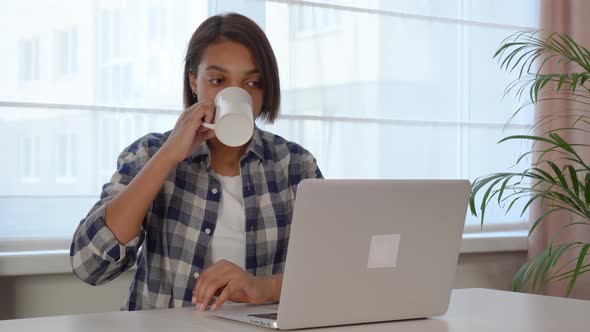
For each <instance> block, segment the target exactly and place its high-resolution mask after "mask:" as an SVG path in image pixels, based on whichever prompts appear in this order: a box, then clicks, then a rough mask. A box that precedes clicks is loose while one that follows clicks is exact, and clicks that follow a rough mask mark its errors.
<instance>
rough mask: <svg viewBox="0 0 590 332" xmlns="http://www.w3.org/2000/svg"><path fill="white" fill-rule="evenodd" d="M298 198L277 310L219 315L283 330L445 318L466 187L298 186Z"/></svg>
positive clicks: (433, 183)
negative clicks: (435, 317)
mask: <svg viewBox="0 0 590 332" xmlns="http://www.w3.org/2000/svg"><path fill="white" fill-rule="evenodd" d="M297 192H298V193H297V199H296V201H295V208H294V211H293V220H292V224H291V234H290V240H289V247H288V248H289V249H288V252H287V260H286V265H285V271H284V276H283V287H282V290H281V301H280V304H278V305H263V306H238V307H237V308H236V307H234V308H227V309H223V308H222V309H220V311H218V312H217V315H218V316H220V317H224V318H229V319H233V320H238V321H242V322H247V323H252V324H257V325H261V326H266V327H271V328H276V329H285V330H287V329H299V328H309V327H320V326H331V325H347V324H359V323H369V322H380V321H392V320H402V319H414V318H426V317H433V316H440V315H443V314H444V313H445V312H446V311H447V308H448V305H449V300H450V295H451V289H452V285H453V280H454V277H455V269H456V267H457V260H458V256H459V247H460V245H461V237H462V234H463V227H464V224H465V217H466V213H467V202H468V198H469V193H470V184H469V181H467V180H304V181H302V182H301V183H300V184H299V189H298V191H297ZM230 307H231V306H230Z"/></svg>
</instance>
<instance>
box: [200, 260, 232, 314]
mask: <svg viewBox="0 0 590 332" xmlns="http://www.w3.org/2000/svg"><path fill="white" fill-rule="evenodd" d="M227 263H228V262H227V261H226V260H223V259H222V260H220V261H219V262H217V263H215V264H213V265H211V266H210V267H208V268H207V269H206V270H205V271H203V272H202V273H201V275H200V276H199V278H198V279H197V283H196V285H195V288H194V289H193V295H195V296H196V297H197V303H201V302H200V301H199V300H201V296H200V295H201V294H202V293H203V290H204V287H205V286H206V285H207V284H208V283H210V281H211V279H212V278H216V277H217V276H226V277H227V276H229V275H230V273H228V271H227V270H228V269H229V268H231V265H229V264H227Z"/></svg>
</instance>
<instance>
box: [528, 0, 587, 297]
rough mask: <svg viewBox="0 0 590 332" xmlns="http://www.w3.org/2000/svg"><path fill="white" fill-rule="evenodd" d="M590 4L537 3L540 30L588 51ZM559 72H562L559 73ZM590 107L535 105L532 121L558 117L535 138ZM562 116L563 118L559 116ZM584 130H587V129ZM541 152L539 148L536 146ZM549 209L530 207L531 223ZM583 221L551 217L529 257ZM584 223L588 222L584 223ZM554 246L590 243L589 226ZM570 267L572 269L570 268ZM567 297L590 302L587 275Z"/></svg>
mask: <svg viewBox="0 0 590 332" xmlns="http://www.w3.org/2000/svg"><path fill="white" fill-rule="evenodd" d="M589 18H590V1H588V0H540V27H541V29H542V30H543V31H545V32H546V33H551V32H559V33H565V34H567V35H569V36H571V37H572V38H573V39H575V40H576V41H577V42H578V43H580V44H581V45H583V46H584V47H586V48H590V20H589ZM562 70H563V69H562ZM589 111H590V107H588V106H583V105H580V104H579V103H575V104H574V103H571V102H567V101H558V102H553V101H552V102H543V103H541V104H539V105H538V106H537V108H536V111H535V120H537V121H538V120H542V119H545V118H544V117H545V116H556V115H557V116H560V117H559V118H557V120H555V121H552V122H550V123H548V124H547V125H545V126H543V127H539V128H537V129H536V130H535V134H537V135H540V134H542V133H544V132H546V131H547V130H550V129H557V128H563V127H566V126H571V124H572V122H573V121H574V120H573V117H572V115H575V114H581V112H585V115H586V116H590V112H589ZM562 115H567V117H566V116H562ZM584 129H587V130H590V128H588V126H586V127H585V128H584ZM560 135H562V136H563V137H564V139H565V140H566V141H568V142H570V143H572V142H573V143H581V142H584V143H585V144H590V135H587V134H585V135H581V134H580V132H560ZM539 147H540V148H542V146H541V145H539ZM578 153H580V154H581V155H582V158H583V159H584V160H585V161H586V162H587V163H590V151H589V149H580V150H578ZM548 158H550V159H553V160H554V161H555V162H556V163H557V164H558V165H560V166H561V165H563V162H561V161H559V160H558V159H559V158H558V156H557V155H555V154H554V155H550V156H548ZM549 209H550V207H549V206H548V204H545V206H541V205H540V204H536V205H533V206H532V207H531V213H530V215H531V222H532V221H533V220H535V219H536V217H538V216H540V215H542V214H543V213H544V212H546V211H548V210H549ZM582 220H583V219H581V218H579V217H576V216H572V215H570V214H569V213H561V212H560V213H555V214H553V215H550V216H549V217H548V218H547V219H546V220H545V221H544V222H543V223H542V224H541V227H539V228H538V229H536V230H535V231H534V232H533V234H532V235H531V237H530V238H529V257H532V256H533V255H536V254H538V253H539V252H541V251H543V250H544V249H546V248H547V247H548V244H549V242H550V241H551V238H552V236H553V235H554V234H555V233H556V232H558V231H559V230H560V229H561V228H562V227H563V226H564V225H567V224H569V223H570V222H572V221H573V222H576V221H582ZM586 222H588V220H586ZM555 239H556V240H555V243H563V242H572V241H581V242H584V243H588V242H590V225H576V226H571V227H567V228H565V229H563V230H561V231H560V232H559V235H558V236H557V237H556V238H555ZM578 253H579V251H578V252H576V251H571V253H570V254H568V255H566V256H565V257H564V258H563V259H562V260H561V261H560V262H559V263H558V266H559V265H561V264H563V263H565V262H567V261H570V260H572V259H574V258H576V257H577V256H578ZM586 257H588V258H587V259H586V262H590V255H589V256H586ZM570 266H572V267H573V266H575V264H574V265H570ZM566 286H567V282H564V281H561V282H559V281H556V282H551V283H550V284H549V285H547V287H546V289H545V294H547V295H554V296H564V295H565V289H566ZM571 297H574V298H579V299H590V272H588V273H586V274H584V275H582V277H581V278H579V279H578V281H577V282H576V286H575V287H574V289H573V293H572V294H571Z"/></svg>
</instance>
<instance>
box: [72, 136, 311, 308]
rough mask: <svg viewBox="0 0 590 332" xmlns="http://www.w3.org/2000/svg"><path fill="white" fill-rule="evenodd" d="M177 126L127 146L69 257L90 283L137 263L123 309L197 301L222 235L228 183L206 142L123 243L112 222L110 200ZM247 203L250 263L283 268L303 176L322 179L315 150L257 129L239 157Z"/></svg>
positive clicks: (266, 269)
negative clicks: (217, 173) (223, 186)
mask: <svg viewBox="0 0 590 332" xmlns="http://www.w3.org/2000/svg"><path fill="white" fill-rule="evenodd" d="M169 135H170V132H167V133H164V134H149V135H146V136H144V137H142V138H140V139H139V140H137V141H136V142H135V143H133V144H132V145H130V146H129V147H128V148H126V149H125V150H124V151H123V152H122V153H121V154H120V155H119V158H118V162H117V171H116V172H115V174H114V175H113V177H112V179H111V181H110V182H109V183H107V184H105V185H104V186H103V190H102V194H101V197H100V200H99V201H98V202H97V203H96V204H95V205H94V206H93V207H92V209H91V210H90V212H89V213H88V215H87V216H86V217H85V218H84V219H83V220H82V221H81V222H80V225H79V226H78V228H77V229H76V232H75V233H74V237H73V241H72V245H71V249H70V259H71V264H72V268H73V271H74V273H75V274H76V276H78V278H80V279H81V280H83V281H84V282H86V283H88V284H91V285H100V284H104V283H106V282H108V281H110V280H113V279H114V278H116V277H117V276H119V275H120V274H121V273H123V272H124V271H125V270H127V269H129V268H131V267H132V266H133V265H134V264H135V263H137V271H136V272H135V276H134V278H133V282H132V284H131V287H130V289H129V295H128V298H127V300H126V301H125V304H124V305H123V307H122V309H123V310H143V309H154V308H169V307H182V306H190V305H192V304H191V299H192V290H193V287H194V285H195V282H196V277H198V275H199V273H201V272H202V270H203V267H204V262H205V253H206V251H207V248H208V247H209V242H210V241H211V238H212V237H213V236H215V224H216V220H217V213H218V207H219V201H220V196H221V190H220V189H219V188H220V183H219V181H218V180H217V179H216V178H215V177H214V175H213V174H212V170H211V168H210V166H209V158H208V156H209V150H208V148H207V145H206V144H202V145H201V146H200V148H198V149H197V151H196V152H195V153H193V154H192V155H191V156H189V157H188V158H187V159H185V160H184V161H182V162H181V163H179V164H178V165H177V167H176V168H175V169H174V170H173V171H172V172H171V173H170V174H169V175H168V177H167V179H166V180H165V182H164V185H163V186H162V189H161V190H160V192H159V193H158V194H157V196H156V198H155V199H154V201H153V203H152V205H151V207H150V208H149V210H148V212H147V214H146V216H145V219H144V221H143V227H142V229H141V231H140V233H139V234H138V235H137V237H135V238H134V239H133V240H132V241H130V242H129V243H127V244H126V245H121V244H120V243H119V242H118V241H117V239H116V238H115V237H114V235H113V233H112V232H111V231H110V230H109V228H108V227H107V226H106V224H105V208H106V205H107V203H108V202H109V201H110V200H112V199H113V198H114V197H115V196H116V195H117V194H118V193H120V192H121V191H123V190H124V189H125V186H127V185H128V184H129V182H131V180H132V179H133V177H134V176H135V175H136V174H137V173H138V172H139V171H140V170H141V168H142V167H143V166H144V165H145V164H146V163H147V162H148V160H149V159H150V158H151V157H152V156H153V155H154V154H155V153H156V151H158V149H159V148H160V147H161V146H162V145H163V144H164V142H166V139H167V138H168V136H169ZM240 174H241V177H242V182H243V194H244V204H245V209H246V225H245V226H246V228H245V229H246V248H245V249H246V250H245V252H246V257H245V260H246V261H245V267H246V270H247V271H248V272H249V273H251V274H253V275H272V274H277V273H282V272H283V268H284V264H285V258H286V254H287V244H288V241H289V231H290V224H291V217H292V214H293V203H294V200H295V193H296V190H297V185H298V183H299V182H300V181H301V180H303V179H306V178H321V177H322V173H321V172H320V170H319V168H318V167H317V165H316V161H315V159H314V157H313V156H312V155H311V154H310V153H309V152H308V151H307V150H305V149H304V148H302V147H301V146H299V145H297V144H295V143H292V142H289V141H287V140H285V139H283V138H281V137H279V136H276V135H273V134H271V133H269V132H265V131H262V130H260V129H258V128H256V130H255V132H254V136H253V139H252V140H251V141H250V144H249V146H248V149H247V152H246V153H245V154H244V156H243V157H242V158H241V160H240Z"/></svg>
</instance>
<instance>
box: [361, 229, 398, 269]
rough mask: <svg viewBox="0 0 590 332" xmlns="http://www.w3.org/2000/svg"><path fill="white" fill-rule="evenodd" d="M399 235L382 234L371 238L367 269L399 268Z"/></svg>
mask: <svg viewBox="0 0 590 332" xmlns="http://www.w3.org/2000/svg"><path fill="white" fill-rule="evenodd" d="M399 240H400V235H399V234H380V235H373V236H372V237H371V246H370V248H369V262H368V263H367V268H369V269H380V268H391V267H396V266H397V255H398V251H399Z"/></svg>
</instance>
